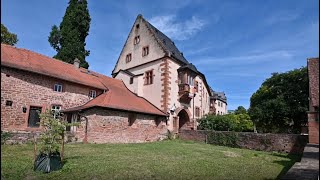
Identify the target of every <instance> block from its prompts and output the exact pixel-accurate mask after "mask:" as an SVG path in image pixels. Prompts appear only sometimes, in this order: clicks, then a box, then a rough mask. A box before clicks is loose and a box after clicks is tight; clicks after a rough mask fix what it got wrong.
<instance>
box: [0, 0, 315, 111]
mask: <svg viewBox="0 0 320 180" xmlns="http://www.w3.org/2000/svg"><path fill="white" fill-rule="evenodd" d="M67 4H68V1H67V0H59V1H57V0H46V1H40V0H38V1H35V0H28V1H22V0H2V1H1V23H3V24H5V25H6V26H7V28H8V29H9V31H11V32H14V33H16V34H17V35H18V38H19V42H18V44H17V45H16V46H17V47H21V48H26V49H30V50H32V51H35V52H39V53H41V54H44V55H47V56H51V57H52V56H53V55H55V54H56V52H55V51H54V50H53V48H51V47H50V45H49V43H48V35H49V32H50V30H51V26H52V25H54V24H56V25H59V24H60V22H61V21H62V17H63V15H64V13H65V10H66V7H67ZM88 6H89V13H90V16H91V27H90V31H89V35H88V37H87V39H86V42H87V46H86V48H87V49H88V50H90V51H91V53H90V56H89V57H87V61H88V62H89V65H90V67H89V69H91V70H94V71H97V72H100V73H103V74H105V75H108V76H110V75H111V71H112V69H113V67H114V65H115V63H116V61H117V58H118V56H119V53H120V51H121V49H122V47H123V45H124V43H125V40H126V38H127V36H128V33H129V31H130V29H131V26H132V24H133V22H134V20H135V18H136V16H137V15H138V14H142V15H143V16H144V18H146V19H147V20H148V21H149V22H151V23H152V24H153V25H154V26H156V27H158V28H159V29H160V30H161V31H162V32H164V33H165V34H166V35H168V36H169V37H170V38H171V39H172V40H173V41H174V42H175V44H176V45H177V47H178V48H179V49H180V51H182V52H183V54H184V56H185V57H186V58H187V60H188V61H189V62H191V63H193V64H195V65H196V66H197V68H198V70H200V71H201V72H202V73H203V74H205V75H206V78H207V81H208V83H209V85H210V86H211V87H213V89H214V90H216V91H224V92H225V93H226V95H227V98H228V109H235V108H237V107H238V106H240V105H242V106H244V107H245V108H248V107H249V105H250V97H251V95H252V94H253V93H254V92H255V91H256V90H257V89H258V88H259V87H260V85H261V83H262V82H263V81H264V80H265V79H266V78H268V77H270V75H271V73H273V72H286V71H288V70H292V69H294V68H300V67H302V66H306V62H307V58H309V57H318V56H319V1H318V0H303V1H302V0H281V1H279V0H265V1H257V0H241V1H239V0H234V1H232V0H220V1H216V0H207V1H204V0H193V1H191V0H161V1H147V0H144V1H142V0H135V1H131V0H126V1H125V0H119V1H89V2H88Z"/></svg>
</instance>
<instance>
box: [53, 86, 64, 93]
mask: <svg viewBox="0 0 320 180" xmlns="http://www.w3.org/2000/svg"><path fill="white" fill-rule="evenodd" d="M53 90H54V91H56V92H62V85H61V84H55V85H54V88H53Z"/></svg>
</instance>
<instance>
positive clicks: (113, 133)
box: [75, 108, 167, 143]
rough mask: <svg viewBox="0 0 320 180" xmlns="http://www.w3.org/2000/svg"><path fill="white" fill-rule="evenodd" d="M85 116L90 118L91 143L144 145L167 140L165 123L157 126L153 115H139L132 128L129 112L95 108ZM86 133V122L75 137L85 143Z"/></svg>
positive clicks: (89, 135)
mask: <svg viewBox="0 0 320 180" xmlns="http://www.w3.org/2000/svg"><path fill="white" fill-rule="evenodd" d="M83 115H85V116H86V117H87V118H88V137H87V140H88V142H89V143H142V142H149V141H158V140H162V139H164V138H166V134H167V128H166V124H165V121H160V123H159V124H158V125H157V124H156V121H155V116H152V115H145V114H137V116H136V120H135V122H134V123H133V124H132V125H131V126H129V123H128V112H123V111H116V110H108V109H101V108H93V109H89V110H87V111H85V112H84V113H83ZM162 120H164V119H162ZM84 132H85V121H83V122H81V125H80V126H79V127H78V128H77V132H76V134H75V136H76V138H77V139H78V141H80V142H82V141H83V139H84Z"/></svg>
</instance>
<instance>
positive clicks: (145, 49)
mask: <svg viewBox="0 0 320 180" xmlns="http://www.w3.org/2000/svg"><path fill="white" fill-rule="evenodd" d="M148 54H149V46H145V47H143V48H142V56H146V55H148Z"/></svg>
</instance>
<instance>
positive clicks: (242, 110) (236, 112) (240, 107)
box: [234, 106, 247, 114]
mask: <svg viewBox="0 0 320 180" xmlns="http://www.w3.org/2000/svg"><path fill="white" fill-rule="evenodd" d="M234 113H235V114H246V113H247V110H246V108H244V107H243V106H239V107H238V108H237V109H236V110H235V111H234Z"/></svg>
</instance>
